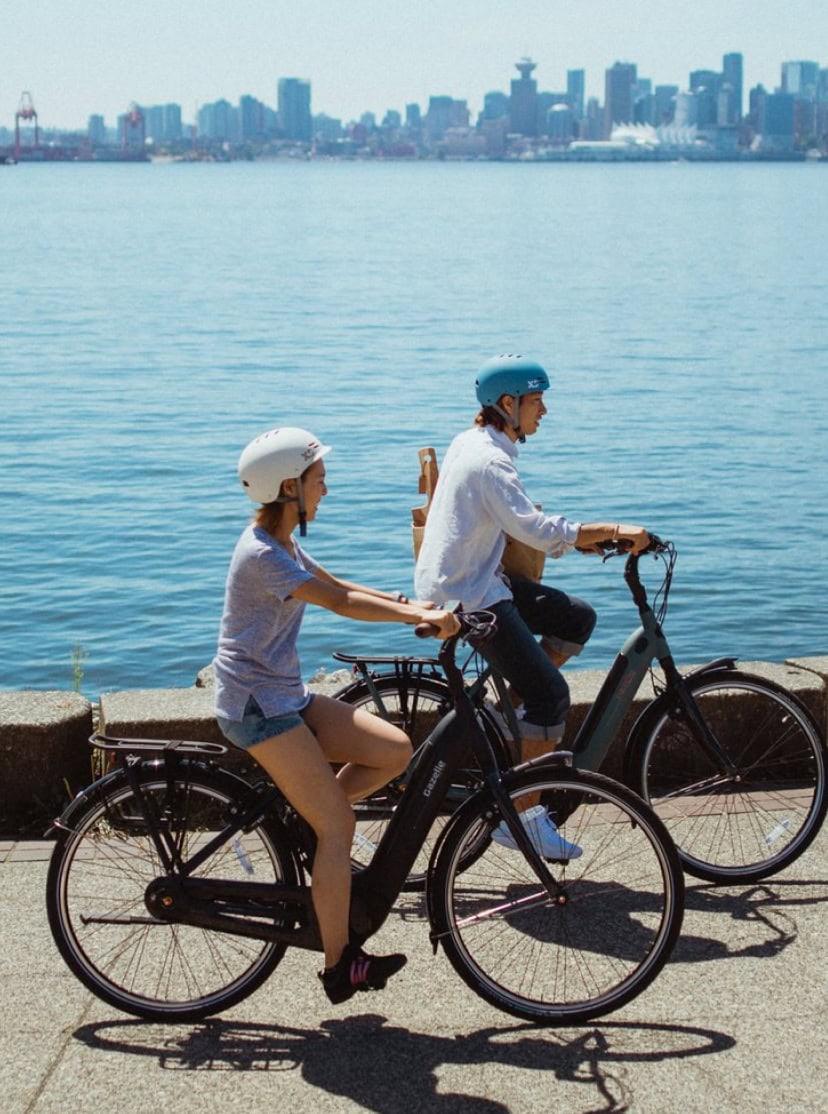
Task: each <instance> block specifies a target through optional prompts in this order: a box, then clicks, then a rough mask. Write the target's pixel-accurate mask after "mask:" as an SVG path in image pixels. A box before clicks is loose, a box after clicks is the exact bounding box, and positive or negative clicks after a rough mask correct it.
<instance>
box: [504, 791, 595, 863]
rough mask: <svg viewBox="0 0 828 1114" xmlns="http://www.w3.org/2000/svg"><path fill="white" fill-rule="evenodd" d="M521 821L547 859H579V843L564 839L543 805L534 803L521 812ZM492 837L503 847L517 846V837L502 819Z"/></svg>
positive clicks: (581, 853)
mask: <svg viewBox="0 0 828 1114" xmlns="http://www.w3.org/2000/svg"><path fill="white" fill-rule="evenodd" d="M520 819H521V823H522V824H523V826H524V827H525V828H526V830H527V832H528V833H529V837H530V839H531V840H532V842H533V843H534V845H535V847H537V849H538V851H540V853H541V854H542V855H543V857H544V858H545V859H556V860H561V859H563V860H566V859H579V858H580V857H581V855H583V850H582V849H581V848H580V847H579V846H578V844H577V843H570V842H569V840H568V839H564V837H563V836H562V835H561V833H560V832H559V831H558V829H557V826H556V825H555V824H554V823H553V821H552V820H550V819H549V813H548V812H547V811H546V809H545V808H544V807H543V805H534V806H533V807H532V808H527V810H526V811H525V812H522V813H521V814H520ZM492 839H493V840H494V842H495V843H498V844H500V846H501V847H510V848H512V850H515V849H516V848H517V844H516V843H515V837H514V836H513V835H512V833H511V832H510V831H509V829H508V828H507V826H506V821H505V820H504V821H502V822H501V823H500V824H499V825H498V826H497V827H496V828H495V830H494V831H493V832H492Z"/></svg>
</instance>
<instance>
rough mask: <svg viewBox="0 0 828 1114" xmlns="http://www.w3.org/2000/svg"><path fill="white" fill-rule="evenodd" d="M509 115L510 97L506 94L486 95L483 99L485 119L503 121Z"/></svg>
mask: <svg viewBox="0 0 828 1114" xmlns="http://www.w3.org/2000/svg"><path fill="white" fill-rule="evenodd" d="M508 115H509V97H508V96H507V95H506V93H497V92H494V93H486V95H485V96H484V97H483V119H484V120H502V119H503V117H504V116H508Z"/></svg>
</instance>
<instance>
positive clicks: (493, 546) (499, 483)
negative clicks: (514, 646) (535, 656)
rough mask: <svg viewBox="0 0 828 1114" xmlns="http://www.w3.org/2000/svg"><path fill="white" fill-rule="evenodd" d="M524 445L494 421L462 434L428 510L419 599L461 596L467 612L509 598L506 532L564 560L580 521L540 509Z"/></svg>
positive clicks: (451, 449) (440, 600)
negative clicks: (524, 468)
mask: <svg viewBox="0 0 828 1114" xmlns="http://www.w3.org/2000/svg"><path fill="white" fill-rule="evenodd" d="M517 455H518V446H517V443H516V442H513V441H512V440H511V439H510V438H509V437H508V436H507V435H506V434H505V433H502V432H500V431H499V430H496V429H495V428H494V427H493V426H477V425H476V426H474V427H473V428H472V429H468V430H466V431H465V432H464V433H461V434H459V435H458V436H457V437H455V438H454V440H453V441H452V443H451V445H450V446H449V448H448V452H447V453H446V456H445V459H444V460H443V463H442V466H441V468H440V477H439V480H438V482H437V487H436V490H435V493H434V498H433V500H432V503H431V508H430V510H429V512H428V518H427V520H426V527H425V533H424V535H423V543H422V547H421V549H420V554H419V557H418V559H417V567H416V569H415V573H414V586H415V590H416V595H417V598H418V599H421V600H434V602H435V603H437V604H445V603H448V602H449V601H450V600H458V601H459V602H460V603H462V604H463V607H464V608H465V609H466V610H467V611H474V610H476V609H478V608H485V607H491V606H492V604H495V603H497V602H498V601H499V600H504V599H509V598H510V597H511V594H512V593H511V591H510V590H509V586H508V584H507V583H506V581H505V580H504V573H503V569H502V567H501V564H500V562H501V558H502V556H503V549H504V546H505V537H504V535H505V534H510V535H511V536H512V537H513V538H516V539H517V540H518V541H522V542H526V543H527V544H528V545H531V546H534V547H535V549H542V550H543V551H544V552H545V553H547V554H548V555H549V556H550V557H562V556H563V554H564V553H568V552H569V550H571V549H572V548H573V546H574V545H575V541H576V539H577V537H578V529H579V526H580V523H576V522H569V521H568V520H567V519H566V518H564V517H563V515H554V516H550V515H545V514H543V513H542V512H541V511H539V510H538V509H537V508H536V506H535V504H534V503H533V502H532V500H531V499H530V498H529V496H528V495H527V494H526V491H525V490H524V488H523V484H522V483H521V481H520V476H519V475H518V472H517V468H516V466H515V461H516V459H517Z"/></svg>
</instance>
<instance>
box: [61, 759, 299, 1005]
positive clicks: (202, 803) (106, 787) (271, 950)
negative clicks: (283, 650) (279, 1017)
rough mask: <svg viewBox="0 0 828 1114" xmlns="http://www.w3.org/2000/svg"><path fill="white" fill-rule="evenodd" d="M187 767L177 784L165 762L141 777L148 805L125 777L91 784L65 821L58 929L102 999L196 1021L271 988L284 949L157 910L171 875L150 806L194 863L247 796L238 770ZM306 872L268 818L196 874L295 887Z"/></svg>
mask: <svg viewBox="0 0 828 1114" xmlns="http://www.w3.org/2000/svg"><path fill="white" fill-rule="evenodd" d="M187 766H188V764H185V763H182V772H181V773H180V774H177V775H176V781H175V782H174V783H173V786H172V788H171V786H170V785H169V784H168V782H167V778H166V776H165V770H164V767H163V765H161V764H159V763H148V764H147V765H146V768H145V769H143V770H142V771H141V773H140V775H139V779H140V780H139V792H140V794H141V795H142V796H143V798H144V800H143V801H141V800H139V799H138V797H137V796H136V794H135V792H134V791H133V789H132V787H131V786H130V784H129V782H128V781H127V779H126V777H125V776H124V774H123V773H121V772H118V773H115V774H110V775H109V776H108V777H107V778H105V779H103V780H102V781H101V782H99V783H96V785H95V786H93V787H91V789H90V790H89V791H88V794H89V795H88V799H86V800H84V799H83V798H79V800H78V802H76V804H75V805H74V806H72V808H71V810H70V811H69V813H67V815H66V817H65V823H66V824H67V825H68V826H69V828H70V830H68V831H66V830H64V831H61V832H60V834H59V836H58V840H57V843H56V846H55V849H54V851H53V854H52V858H51V862H50V865H49V873H48V880H47V894H46V902H47V909H48V914H49V925H50V927H51V930H52V934H53V936H54V938H55V942H56V944H57V946H58V949H59V950H60V953H61V955H62V956H63V958H64V960H65V961H66V963H67V964H68V966H69V967H70V969H71V970H72V971H73V972H74V974H75V975H76V976H77V977H78V978H79V979H80V980H81V982H83V983H84V984H85V985H86V986H87V987H88V988H89V989H90V990H91V991H92V992H93V993H94V994H96V995H97V996H98V997H99V998H101V999H102V1000H103V1001H105V1002H108V1003H109V1004H110V1005H113V1006H115V1007H116V1008H117V1009H120V1010H123V1011H125V1012H126V1013H131V1014H134V1015H135V1016H137V1017H143V1018H149V1019H151V1020H154V1021H197V1020H199V1019H201V1018H204V1017H209V1016H210V1015H211V1014H214V1013H217V1012H219V1011H220V1010H223V1009H227V1008H228V1007H230V1006H233V1005H235V1004H236V1003H237V1002H239V1001H241V1000H242V999H243V998H245V997H247V995H249V994H251V993H252V992H253V991H254V990H255V989H256V988H257V987H258V986H260V985H261V983H262V982H264V980H265V979H266V978H267V977H268V976H269V975H270V974H271V972H272V971H273V969H274V968H275V967H276V965H277V964H278V963H279V961H280V960H281V958H282V956H283V955H284V953H285V948H286V946H285V945H284V944H281V943H277V942H273V941H262V940H256V939H249V938H246V937H241V936H232V935H228V934H226V933H220V932H213V931H210V930H209V929H206V928H200V927H194V926H189V925H183V924H175V923H171V922H166V921H159V920H158V919H157V918H155V917H153V916H152V915H151V913H150V912H149V911H148V909H147V906H146V903H145V894H146V891H147V886H148V885H149V883H151V882H152V881H153V880H154V879H156V878H158V877H161V876H163V875H164V874H165V871H164V869H163V867H162V865H161V862H160V861H159V857H158V854H157V851H156V848H155V844H154V842H153V839H152V837H151V835H150V832H149V829H148V825H147V822H146V819H145V817H146V816H147V811H146V808H147V804H148V806H149V808H150V809H152V808H156V809H157V810H158V811H157V815H160V816H163V817H164V820H165V824H166V825H167V826H168V829H169V830H170V832H171V833H172V834H173V835H174V837H175V840H176V842H177V845H178V846H179V847H180V850H181V854H182V856H183V858H184V859H185V860H186V859H187V858H188V857H189V856H190V855H192V854H193V853H194V852H195V851H196V850H198V848H199V847H200V846H204V844H205V843H206V842H207V840H208V839H209V838H211V837H212V836H213V835H215V834H216V833H217V832H219V831H220V830H221V829H222V828H223V827H224V825H225V824H226V823H228V822H229V821H230V818H231V814H232V812H233V810H234V809H235V807H236V803H237V801H238V799H239V797H240V795H242V794H243V793H244V792H245V791H246V792H247V793H249V786H246V785H245V783H243V782H241V781H240V779H239V778H237V777H235V776H234V775H232V774H229V773H227V772H225V771H221V770H213V769H208V768H206V767H203V766H195V767H192V766H190V767H189V769H187ZM185 769H186V770H187V772H186V774H185V773H184V772H183V771H184V770H185ZM179 778H180V779H182V780H179ZM184 779H186V780H184ZM297 874H298V872H297V869H296V866H295V863H294V860H293V857H292V855H291V852H290V849H289V847H288V845H287V843H286V841H285V837H284V833H283V830H282V828H281V827H280V825H278V824H277V823H276V822H274V821H273V820H271V819H263V820H260V821H259V822H258V823H256V824H255V825H253V826H252V827H251V828H249V829H247V830H245V831H244V832H243V833H240V834H239V836H238V837H237V838H235V839H234V840H231V841H230V842H229V843H227V844H224V845H222V846H221V847H220V848H219V849H218V850H217V851H216V852H215V853H214V854H213V855H212V856H211V857H210V858H208V859H207V860H206V862H205V863H204V864H203V865H202V866H201V867H199V868H198V870H197V871H196V872H195V874H194V875H193V877H197V878H213V879H216V878H220V879H231V880H232V879H235V880H238V881H251V880H253V881H258V882H268V883H274V882H285V883H288V884H290V885H293V884H295V883H296V882H297ZM286 915H287V914H286ZM287 923H288V922H285V924H286V926H287Z"/></svg>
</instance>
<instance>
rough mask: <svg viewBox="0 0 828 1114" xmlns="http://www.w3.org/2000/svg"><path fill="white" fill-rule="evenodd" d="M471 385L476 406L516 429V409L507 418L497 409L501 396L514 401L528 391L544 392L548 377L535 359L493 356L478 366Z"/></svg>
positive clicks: (505, 414) (502, 411)
mask: <svg viewBox="0 0 828 1114" xmlns="http://www.w3.org/2000/svg"><path fill="white" fill-rule="evenodd" d="M474 386H475V391H476V393H477V401H478V402H479V403H480V405H481V406H492V407H494V409H495V410H497V412H498V413H499V414H500V415H501V416H502V417H504V418H506V420H507V421H508V422H509V423H510V424H511V426H512V427H513V428H514V429H517V428H518V415H517V409H515V412H514V414H512V415H511V416H509V415H508V414H507V413H506V412H505V411H504V410H502V409H501V408H500V407H499V406H498V400H499V399H500V398H501V396H502V395H511V396H512V398H515V399H517V398H520V396H521V395H528V394H531V393H532V391H546V390H548V389H549V376H548V375H547V374H546V370H545V369H544V368H543V367H541V365H540V364H539V363H538V362H537V360H530V359H529V358H528V356H513V355H504V356H494V357H493V358H492V359H491V360H487V361H486V362H485V364H484V365H483V366H482V367H481V369H480V371H479V372H478V373H477V379H476V380H475V383H474Z"/></svg>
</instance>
